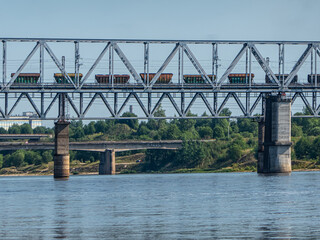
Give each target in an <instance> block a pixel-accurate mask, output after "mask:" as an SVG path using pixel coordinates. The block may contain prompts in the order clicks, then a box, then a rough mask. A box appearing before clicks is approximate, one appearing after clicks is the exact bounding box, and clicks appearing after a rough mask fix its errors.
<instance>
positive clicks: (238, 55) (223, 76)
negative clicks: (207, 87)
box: [217, 43, 248, 87]
mask: <svg viewBox="0 0 320 240" xmlns="http://www.w3.org/2000/svg"><path fill="white" fill-rule="evenodd" d="M247 48H248V44H246V43H245V44H243V47H242V48H241V50H240V52H239V53H238V54H237V56H236V57H235V58H234V59H233V61H232V62H231V64H230V65H229V67H228V68H227V70H226V71H225V72H224V74H223V75H222V76H221V78H220V79H219V81H218V84H217V85H218V86H219V87H220V86H221V85H222V83H223V82H224V81H225V80H226V79H227V77H228V76H229V74H230V73H231V72H232V70H233V69H234V67H235V66H236V65H237V63H238V62H239V60H240V59H241V57H242V56H243V54H244V53H245V52H246V50H247Z"/></svg>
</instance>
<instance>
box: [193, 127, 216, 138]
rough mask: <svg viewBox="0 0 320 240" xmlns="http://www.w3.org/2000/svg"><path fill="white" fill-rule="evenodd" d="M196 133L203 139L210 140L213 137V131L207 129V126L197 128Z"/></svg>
mask: <svg viewBox="0 0 320 240" xmlns="http://www.w3.org/2000/svg"><path fill="white" fill-rule="evenodd" d="M197 131H198V133H199V135H200V137H201V138H204V139H210V138H212V136H213V131H212V129H211V127H209V126H203V127H199V128H197Z"/></svg>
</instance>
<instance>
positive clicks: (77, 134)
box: [72, 127, 85, 139]
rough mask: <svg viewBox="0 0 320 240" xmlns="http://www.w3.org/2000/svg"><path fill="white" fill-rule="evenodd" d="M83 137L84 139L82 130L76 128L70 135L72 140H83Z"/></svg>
mask: <svg viewBox="0 0 320 240" xmlns="http://www.w3.org/2000/svg"><path fill="white" fill-rule="evenodd" d="M83 137H85V134H84V130H83V128H82V127H77V128H76V129H75V130H74V132H73V134H72V138H75V139H79V138H83Z"/></svg>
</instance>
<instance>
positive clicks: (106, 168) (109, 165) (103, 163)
mask: <svg viewBox="0 0 320 240" xmlns="http://www.w3.org/2000/svg"><path fill="white" fill-rule="evenodd" d="M114 174H116V155H115V151H114V149H112V150H106V151H104V152H102V153H101V157H100V164H99V175H114Z"/></svg>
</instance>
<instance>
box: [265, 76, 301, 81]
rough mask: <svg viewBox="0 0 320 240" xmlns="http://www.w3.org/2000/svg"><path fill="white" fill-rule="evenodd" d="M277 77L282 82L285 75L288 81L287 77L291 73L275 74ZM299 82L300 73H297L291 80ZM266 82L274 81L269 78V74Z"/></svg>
mask: <svg viewBox="0 0 320 240" xmlns="http://www.w3.org/2000/svg"><path fill="white" fill-rule="evenodd" d="M275 76H276V78H277V79H278V80H279V79H280V80H279V81H280V83H281V82H282V76H283V77H284V81H286V79H287V77H288V76H289V74H280V75H279V74H275ZM297 82H298V75H295V76H294V77H293V79H292V81H291V83H297ZM266 83H272V82H271V80H270V79H269V77H268V75H266Z"/></svg>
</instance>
